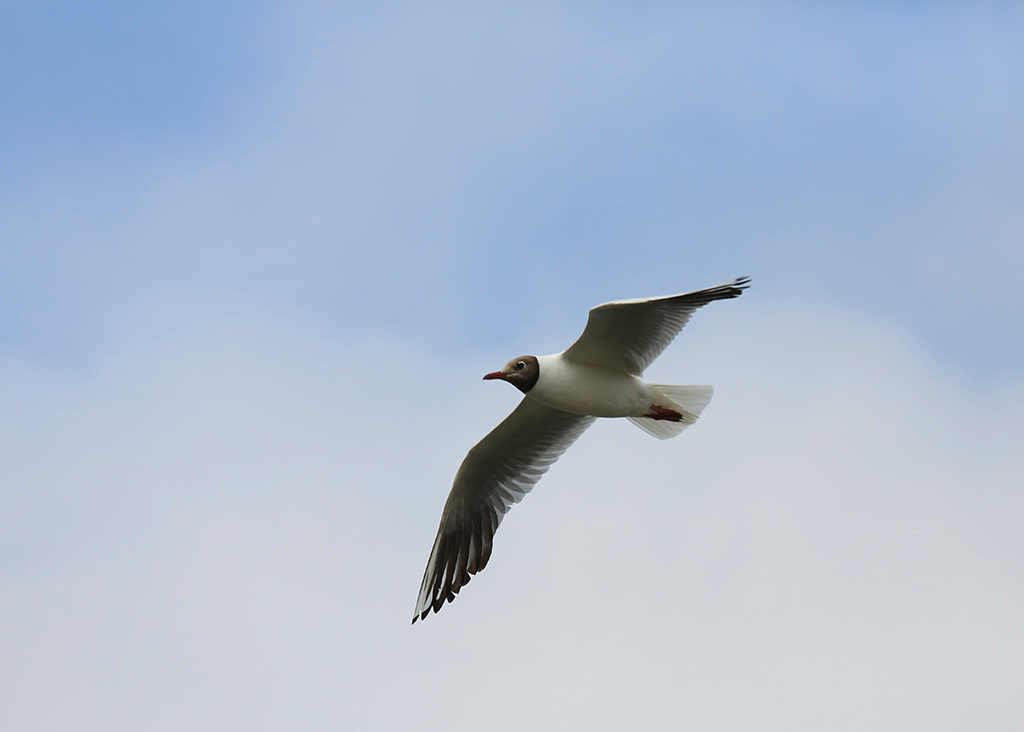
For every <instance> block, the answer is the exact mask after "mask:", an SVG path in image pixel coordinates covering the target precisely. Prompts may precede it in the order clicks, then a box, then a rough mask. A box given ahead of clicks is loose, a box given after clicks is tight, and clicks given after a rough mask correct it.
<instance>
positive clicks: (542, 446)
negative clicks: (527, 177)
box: [412, 277, 750, 623]
mask: <svg viewBox="0 0 1024 732" xmlns="http://www.w3.org/2000/svg"><path fill="white" fill-rule="evenodd" d="M749 281H750V278H749V277H741V278H739V279H737V280H733V281H732V282H728V283H726V284H724V285H719V286H718V287H709V288H708V289H706V290H698V291H696V292H690V293H687V294H685V295H670V296H668V297H656V298H651V299H646V300H617V301H615V302H609V303H605V304H604V305H598V306H597V307H596V308H593V309H591V311H590V317H589V319H588V320H587V327H586V328H585V329H584V331H583V335H581V336H580V337H579V339H578V340H577V341H576V342H575V343H573V344H572V345H571V346H570V347H569V348H567V349H566V350H565V351H562V353H556V354H554V355H551V356H520V357H519V358H514V359H512V360H511V361H509V362H508V363H507V364H505V366H504V368H502V369H501V371H495V372H493V373H490V374H487V375H485V376H484V379H501V380H502V381H507V382H509V383H510V384H512V385H513V386H514V387H516V388H517V389H519V391H521V392H523V394H525V396H524V397H523V401H522V402H520V403H519V406H518V407H516V408H515V410H514V411H513V412H512V414H510V415H509V416H508V417H506V418H505V421H503V422H502V423H501V424H499V425H498V426H497V427H495V428H494V430H492V431H491V432H490V434H488V435H487V436H486V437H484V438H483V439H482V440H480V442H478V443H477V444H476V446H475V447H474V448H473V449H472V450H470V451H469V454H468V455H466V459H465V460H463V461H462V466H461V467H460V468H459V471H458V472H457V473H456V474H455V484H454V485H453V486H452V491H451V493H450V494H449V495H448V500H447V502H446V503H445V505H444V512H443V513H442V514H441V525H440V527H439V528H438V530H437V538H436V539H434V547H433V549H431V551H430V560H429V561H428V562H427V569H426V572H424V574H423V584H422V585H421V586H420V593H419V597H418V598H417V600H416V612H415V613H414V614H413V618H412V622H413V623H415V622H416V621H417V620H421V619H423V618H426V617H427V615H428V614H430V611H431V610H433V611H434V612H438V611H440V609H441V606H442V605H444V603H445V602H451V601H452V600H454V599H455V595H456V594H458V592H459V590H461V589H462V587H463V586H464V585H465V584H466V583H468V582H469V580H470V576H471V575H474V574H476V573H477V572H479V571H480V570H482V569H483V568H484V567H485V566H487V560H488V559H490V556H491V542H492V540H493V538H494V532H495V531H497V529H498V524H500V523H501V519H502V518H503V517H504V515H505V514H506V513H508V510H509V509H510V508H511V507H512V505H513V504H515V503H518V502H519V501H521V500H522V498H523V496H525V495H526V494H527V493H529V492H530V489H531V488H533V486H534V484H536V482H537V481H538V480H540V477H541V476H542V475H543V474H544V473H545V472H547V469H548V468H549V467H551V465H552V464H553V463H554V462H555V461H556V460H558V458H559V457H561V455H562V453H563V452H565V451H566V450H567V449H568V448H569V446H570V445H572V443H573V442H575V441H576V438H578V437H579V436H580V435H581V434H583V432H584V431H585V430H586V429H587V427H589V426H590V425H591V424H592V423H593V421H594V419H596V418H597V417H625V418H626V419H628V420H629V421H630V422H632V423H633V424H635V425H636V426H637V427H639V428H640V429H642V430H644V431H645V432H647V433H648V434H650V435H653V436H654V437H657V438H659V439H662V440H665V439H668V438H670V437H675V436H676V435H678V434H679V433H680V432H682V431H683V430H684V429H686V428H687V427H689V426H690V425H691V424H693V423H694V422H696V421H697V418H698V417H699V416H700V414H701V412H702V411H703V410H704V408H705V407H706V406H707V405H708V402H710V401H711V396H712V394H713V390H712V388H711V387H710V386H669V385H665V384H648V383H647V382H645V381H643V380H642V379H641V378H640V377H641V376H643V373H644V370H645V369H646V368H647V367H648V366H649V365H650V364H651V362H652V361H654V359H656V358H657V357H658V356H659V355H660V354H661V352H662V351H664V350H665V348H666V347H667V346H668V344H669V343H671V342H672V339H673V338H675V337H676V335H678V334H679V331H680V330H682V329H683V326H684V325H686V324H687V323H688V322H689V320H690V316H691V315H693V312H694V311H695V310H696V309H697V308H700V307H703V306H704V305H707V304H708V303H709V302H712V301H713V300H729V299H731V298H734V297H739V296H740V295H741V294H742V293H743V290H745V289H746V288H747V287H748V283H749Z"/></svg>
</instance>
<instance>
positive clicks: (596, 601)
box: [0, 297, 1024, 730]
mask: <svg viewBox="0 0 1024 732" xmlns="http://www.w3.org/2000/svg"><path fill="white" fill-rule="evenodd" d="M727 305H728V306H726V305H718V306H717V307H715V309H714V310H712V309H711V308H709V309H708V310H707V311H706V312H702V313H701V314H700V318H698V319H696V320H695V321H694V323H692V324H691V326H690V327H689V328H688V329H687V331H686V332H684V334H683V335H682V336H681V339H680V342H678V343H676V344H674V345H673V347H672V348H671V349H670V351H669V352H668V353H667V354H666V356H665V357H663V359H662V360H660V361H659V362H658V363H657V364H656V365H655V367H654V368H653V369H652V372H651V374H650V376H651V378H652V379H657V380H660V381H678V382H687V381H689V382H710V383H713V384H715V386H716V388H717V392H718V393H717V396H716V398H715V400H714V401H713V402H712V404H711V406H710V407H709V409H708V411H707V412H706V415H705V419H704V420H702V422H701V424H699V425H698V426H696V427H695V428H693V429H691V430H689V431H687V432H686V433H685V434H684V435H683V436H682V437H680V438H678V439H677V440H673V441H670V442H667V443H662V442H658V441H655V440H651V439H650V438H649V437H647V436H646V435H644V434H642V433H641V432H640V431H638V430H636V429H635V428H632V427H631V426H630V425H628V424H625V423H618V422H602V423H599V424H598V425H596V426H595V427H594V428H593V429H592V430H591V432H589V433H588V434H587V435H585V436H584V438H583V439H581V441H580V442H579V443H578V445H577V446H576V447H574V448H573V450H571V451H570V452H569V453H568V454H567V455H566V456H565V457H564V458H563V460H562V461H561V462H560V463H559V464H558V465H556V466H555V467H554V468H553V469H552V471H551V473H550V474H549V475H548V476H547V477H546V478H545V479H544V480H543V481H542V482H541V483H540V484H539V486H538V487H537V489H536V490H535V492H534V494H533V495H531V496H529V497H528V498H527V500H526V501H525V502H524V503H523V504H522V505H520V506H517V507H516V508H515V509H514V510H513V512H512V514H510V516H509V517H508V519H507V520H506V522H505V523H504V525H503V526H502V528H501V530H500V532H499V534H498V537H497V542H496V548H495V553H494V555H493V558H492V563H491V565H490V566H489V567H488V568H487V570H485V572H484V573H483V574H481V575H479V576H478V577H476V578H474V580H473V582H472V583H471V584H470V585H469V586H468V587H467V588H466V589H465V590H464V591H463V594H462V596H461V597H459V598H458V600H457V601H456V603H455V604H454V605H451V606H446V607H445V609H444V610H443V611H442V613H441V614H440V615H437V616H431V617H430V618H428V619H427V620H426V621H425V622H424V623H422V624H419V623H418V624H417V625H416V626H414V627H410V626H409V625H408V623H409V619H410V617H411V611H412V604H413V601H414V599H415V593H416V589H417V587H418V581H419V576H420V572H421V571H422V567H423V564H424V563H425V561H426V554H427V551H428V549H429V546H430V541H431V540H432V538H433V532H434V530H435V528H436V521H437V518H438V516H439V514H440V510H441V506H442V504H443V500H444V497H445V495H446V492H447V488H448V486H449V485H450V481H451V478H452V475H453V474H454V471H455V468H456V467H457V465H458V462H459V461H460V460H461V459H462V456H463V455H464V454H465V451H466V449H467V448H468V447H469V446H470V445H471V444H472V443H473V442H474V441H475V440H476V439H478V438H479V437H480V436H482V435H483V434H484V432H485V431H486V430H488V429H489V428H490V427H491V426H492V425H493V424H494V423H495V422H496V421H497V420H498V419H500V418H501V417H502V416H503V415H504V412H505V410H507V409H510V408H511V406H512V405H513V404H514V403H515V401H516V394H515V393H514V392H513V390H510V389H502V388H501V387H500V386H498V387H495V385H493V384H483V383H482V382H479V375H480V374H481V373H483V372H484V371H486V370H488V369H489V368H490V367H491V365H492V364H493V363H500V362H503V361H504V360H505V358H506V357H507V355H508V354H505V353H488V354H481V355H480V358H479V360H478V361H475V362H473V363H460V362H450V361H446V360H444V359H439V358H438V357H437V355H436V354H424V353H421V352H419V351H417V350H416V349H411V348H408V347H405V346H402V345H401V344H398V343H388V342H386V341H376V342H372V343H370V342H365V343H354V344H346V345H341V344H338V343H332V342H331V341H330V340H327V339H325V338H324V337H323V336H322V335H320V334H318V333H316V332H312V331H306V330H301V329H299V330H296V328H295V327H294V324H290V323H278V324H271V325H267V324H266V323H263V324H259V325H257V324H256V322H257V321H255V320H249V319H247V318H246V317H244V316H240V315H239V314H238V313H236V314H235V315H234V316H232V317H224V318H220V319H213V320H209V319H207V320H206V321H205V322H195V323H192V324H191V325H190V326H189V327H188V328H186V329H183V330H182V331H181V332H180V333H179V334H178V335H177V336H176V337H173V338H166V339H164V340H162V341H158V342H150V343H148V344H146V343H143V344H137V345H136V346H135V347H133V348H132V349H129V350H126V351H124V352H122V353H121V354H120V355H119V356H117V357H114V358H111V359H109V360H107V361H106V362H105V363H104V364H103V365H102V367H101V368H99V369H98V370H97V372H96V373H94V374H93V375H91V376H89V377H86V378H81V379H79V380H77V381H74V382H73V381H70V380H68V379H67V378H66V377H42V376H31V375H27V374H25V373H21V374H19V373H18V372H17V370H16V369H14V368H13V366H11V365H7V366H6V367H5V372H6V373H5V378H4V380H3V383H4V385H5V386H4V393H3V397H4V399H5V401H6V403H7V404H8V405H11V407H12V408H11V409H9V410H8V411H7V412H6V413H5V417H4V422H3V431H4V435H5V440H6V444H8V445H10V446H11V447H12V449H11V450H10V451H9V452H8V454H7V457H6V459H5V464H4V473H5V478H4V482H5V484H6V485H7V486H9V487H8V488H7V489H5V491H4V494H3V496H4V498H3V500H4V503H5V506H4V508H3V515H4V516H5V528H4V534H5V541H4V543H3V546H4V552H3V554H2V565H0V566H2V568H3V575H4V577H5V581H4V583H3V589H2V590H0V619H2V622H0V628H2V630H0V650H2V654H3V657H4V658H5V663H4V664H3V668H4V669H5V670H4V679H3V684H0V688H2V692H0V695H2V699H0V702H2V703H0V708H2V709H3V710H4V711H3V712H2V716H3V718H4V726H6V727H11V728H18V729H40V730H44V729H67V728H68V727H69V726H74V727H76V728H79V729H90V728H96V729H106V730H116V729H139V728H146V729H154V730H160V729H180V728H182V727H189V728H193V729H218V730H220V729H247V730H253V729H256V730H258V729H280V728H281V727H282V726H300V727H302V728H304V729H327V728H331V729H336V728H338V727H339V726H340V727H346V728H352V729H374V728H381V729H385V728H387V729H394V728H399V727H408V726H412V725H416V726H417V727H419V728H424V729H442V728H450V727H453V726H454V727H460V726H466V725H467V724H470V723H472V721H473V720H476V721H479V720H487V723H488V724H489V726H491V727H493V728H495V729H522V728H524V727H532V728H537V729H560V728H565V727H567V726H570V727H575V726H588V727H591V728H598V729H622V728H624V727H626V726H633V727H642V728H645V729H707V728H710V727H714V728H718V729H749V728H751V727H752V726H756V727H758V728H759V729H780V730H781V729H785V730H793V729H808V730H811V729H823V728H827V729H837V730H842V729H850V730H853V729H863V728H865V727H867V726H871V727H873V728H877V729H921V730H925V729H928V730H931V729H977V728H978V727H979V726H983V727H985V728H986V729H1012V728H1014V727H1015V726H1018V725H1019V723H1020V722H1021V720H1022V719H1024V707H1022V705H1021V703H1020V700H1019V693H1018V692H1019V688H1020V681H1021V678H1022V675H1024V636H1022V634H1021V631H1020V629H1019V617H1020V616H1021V614H1022V612H1024V575H1022V566H1024V556H1022V552H1021V549H1020V545H1019V541H1018V535H1019V532H1018V530H1017V529H1018V527H1019V523H1020V519H1021V518H1022V516H1024V505H1022V497H1021V495H1020V491H1019V485H1018V484H1019V476H1020V474H1021V472H1022V471H1021V469H1022V467H1024V466H1022V465H1021V463H1022V457H1021V455H1020V451H1019V450H1018V449H1017V447H1016V446H1019V444H1021V439H1020V438H1021V428H1020V426H1019V421H1018V420H1017V418H1016V415H1017V414H1019V412H1020V409H1021V407H1022V406H1024V385H1021V384H1020V383H1016V382H1015V383H1007V384H1005V385H1004V386H1002V387H999V388H998V389H997V390H996V391H994V392H990V393H977V392H976V390H974V389H972V387H971V385H970V384H967V383H964V382H963V381H961V380H960V379H959V377H957V376H956V375H955V374H951V373H948V372H944V371H943V370H942V369H941V368H939V367H937V366H936V365H935V364H934V363H932V362H930V361H929V360H928V358H927V357H925V356H924V355H923V354H922V352H921V351H920V350H919V349H917V348H916V347H915V346H914V345H913V344H912V343H910V342H909V340H908V338H907V336H906V334H905V333H903V332H901V331H899V330H898V329H895V328H893V327H891V326H888V325H886V324H884V323H879V322H872V321H869V320H866V319H864V318H863V317H861V316H858V315H856V314H853V313H843V312H834V311H829V310H827V309H822V308H820V307H818V308H813V307H806V308H804V307H801V308H797V307H794V306H781V305H777V304H772V303H771V302H768V303H765V302H763V301H759V300H757V299H755V298H754V297H750V299H749V300H748V299H747V298H743V299H741V300H739V301H737V302H736V303H728V304H727ZM57 394H59V395H60V397H59V398H56V397H55V396H54V395H57Z"/></svg>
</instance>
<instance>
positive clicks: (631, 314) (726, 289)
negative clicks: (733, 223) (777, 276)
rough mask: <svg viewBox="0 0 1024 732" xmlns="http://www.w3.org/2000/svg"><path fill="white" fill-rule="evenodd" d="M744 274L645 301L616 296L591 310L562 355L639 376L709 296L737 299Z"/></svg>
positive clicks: (743, 288)
mask: <svg viewBox="0 0 1024 732" xmlns="http://www.w3.org/2000/svg"><path fill="white" fill-rule="evenodd" d="M748 282H750V278H749V277H740V278H739V279H737V280H733V281H732V282H727V283H726V284H724V285H719V286H718V287H709V288H708V289H706V290H698V291H697V292H688V293H686V294H685V295H670V296H669V297H656V298H651V299H649V300H618V301H616V302H609V303H605V304H604V305H598V306H597V307H596V308H592V309H591V311H590V318H589V319H588V320H587V327H586V329H585V330H584V331H583V335H581V336H580V337H579V340H577V341H576V342H575V343H573V344H572V345H571V346H569V348H568V349H566V351H565V353H564V354H563V355H564V356H565V358H567V359H570V360H572V361H576V362H577V363H587V364H591V365H593V366H604V367H605V368H612V369H617V370H619V371H625V372H626V373H629V374H633V375H634V376H641V375H642V374H643V372H644V370H645V369H646V368H647V367H648V366H650V364H651V362H652V361H653V360H654V359H656V358H657V357H658V356H659V355H661V352H662V351H664V350H665V348H666V347H667V346H668V344H669V343H671V342H672V339H673V338H675V337H676V336H677V335H679V331H681V330H682V329H683V326H684V325H686V324H687V323H688V322H690V316H691V315H693V311H694V310H696V309H697V308H699V307H703V306H704V305H707V304H708V303H709V302H711V301H713V300H729V299H731V298H734V297H739V296H740V295H741V294H743V290H745V289H746V288H747V287H748V284H747V283H748Z"/></svg>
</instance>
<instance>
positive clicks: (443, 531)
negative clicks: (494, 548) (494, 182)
mask: <svg viewBox="0 0 1024 732" xmlns="http://www.w3.org/2000/svg"><path fill="white" fill-rule="evenodd" d="M593 421H594V418H593V417H589V416H586V415H581V414H571V413H569V412H563V411H562V410H560V409H554V408H553V407H548V406H545V405H544V404H541V403H540V402H538V401H536V400H534V399H531V398H530V397H525V398H524V399H523V401H522V402H521V403H520V404H519V406H518V407H516V409H515V411H513V412H512V414H510V415H509V416H508V417H506V418H505V421H503V422H502V423H501V424H499V425H498V426H497V427H495V428H494V429H493V430H492V431H491V432H490V433H489V434H488V435H487V436H486V437H484V438H483V439H482V440H480V442H478V443H477V445H476V446H475V447H474V448H473V449H472V450H470V451H469V454H468V455H466V459H465V460H463V461H462V466H461V467H460V468H459V472H458V473H456V475H455V485H454V486H452V491H451V493H450V494H449V495H448V501H447V502H446V503H445V506H444V513H443V514H442V515H441V526H440V527H439V528H438V530H437V538H436V539H434V548H433V549H432V550H431V552H430V560H429V561H428V562H427V569H426V572H424V574H423V584H422V585H421V586H420V594H419V597H418V598H417V600H416V612H415V613H414V614H413V618H412V622H414V623H415V622H416V621H417V620H420V619H423V618H425V617H427V615H428V614H429V613H430V611H431V610H433V611H434V612H438V611H439V610H440V609H441V606H442V605H444V603H445V602H446V601H447V602H451V601H452V600H454V599H455V595H456V594H457V593H458V591H459V590H460V589H462V586H463V585H465V584H466V583H467V582H469V580H470V575H473V574H476V573H477V572H479V571H480V570H481V569H483V568H484V567H485V566H486V565H487V560H488V559H489V558H490V556H491V540H492V538H493V537H494V532H495V531H497V529H498V524H500V523H501V519H502V518H503V517H504V515H505V514H506V513H507V512H508V510H509V509H510V508H511V507H512V505H513V504H515V503H518V502H519V501H521V500H522V498H523V496H525V495H526V494H527V493H529V492H530V489H531V488H533V486H534V484H535V483H536V482H537V481H538V480H540V477H541V476H542V475H543V474H544V473H545V472H547V469H548V468H549V467H551V465H552V463H554V462H555V461H556V460H558V458H559V457H561V455H562V453H563V452H565V451H566V450H567V449H568V448H569V446H570V445H572V443H573V442H575V441H576V438H578V437H579V436H580V435H581V434H583V432H584V431H585V430H586V429H587V427H589V426H590V424H591V423H592V422H593Z"/></svg>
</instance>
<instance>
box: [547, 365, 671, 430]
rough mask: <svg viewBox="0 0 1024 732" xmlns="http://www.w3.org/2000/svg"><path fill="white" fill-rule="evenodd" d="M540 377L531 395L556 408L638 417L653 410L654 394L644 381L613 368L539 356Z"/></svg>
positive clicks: (601, 414) (610, 415)
mask: <svg viewBox="0 0 1024 732" xmlns="http://www.w3.org/2000/svg"><path fill="white" fill-rule="evenodd" d="M537 362H538V364H539V366H540V377H539V378H538V379H537V383H536V384H535V385H534V387H533V388H532V389H530V391H529V392H527V396H529V397H532V398H534V399H536V400H537V401H539V402H542V403H543V404H547V405H548V406H549V407H554V408H555V409H561V410H564V411H566V412H573V413H574V414H589V415H592V416H594V417H637V416H641V415H643V414H646V413H648V412H649V411H650V406H651V403H652V398H653V394H652V393H651V390H650V387H649V386H648V385H647V384H646V383H644V382H643V381H642V380H640V379H638V378H636V377H635V376H632V375H631V374H627V373H623V372H622V371H616V370H613V369H606V368H601V367H600V366H591V365H589V364H581V363H576V362H574V361H570V360H568V359H566V358H564V357H563V356H562V354H560V353H557V354H554V355H552V356H538V357H537Z"/></svg>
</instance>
